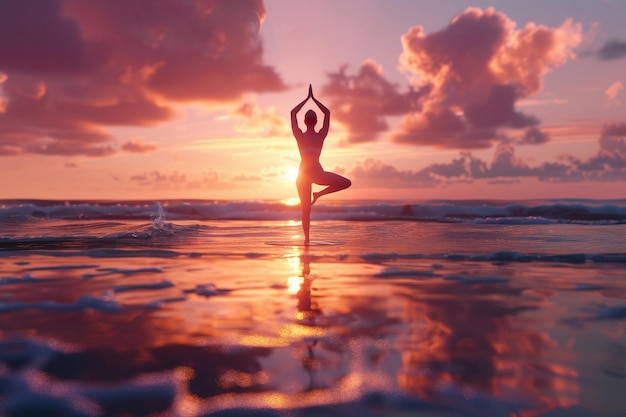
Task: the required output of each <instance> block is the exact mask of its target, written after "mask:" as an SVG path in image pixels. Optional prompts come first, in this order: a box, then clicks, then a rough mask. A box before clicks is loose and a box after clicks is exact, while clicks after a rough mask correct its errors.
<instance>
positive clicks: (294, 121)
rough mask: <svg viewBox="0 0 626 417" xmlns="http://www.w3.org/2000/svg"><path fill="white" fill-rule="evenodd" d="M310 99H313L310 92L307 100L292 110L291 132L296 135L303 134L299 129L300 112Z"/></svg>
mask: <svg viewBox="0 0 626 417" xmlns="http://www.w3.org/2000/svg"><path fill="white" fill-rule="evenodd" d="M309 97H311V93H310V92H309V95H308V96H307V98H305V99H304V100H302V101H301V102H300V103H299V104H298V105H296V107H294V108H293V109H291V131H292V132H293V134H294V135H295V134H296V133H302V130H301V129H300V128H299V127H298V112H299V111H300V110H301V109H302V107H303V106H304V104H305V103H306V102H307V101H308V100H309Z"/></svg>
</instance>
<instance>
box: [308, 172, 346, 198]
mask: <svg viewBox="0 0 626 417" xmlns="http://www.w3.org/2000/svg"><path fill="white" fill-rule="evenodd" d="M315 183H316V184H319V185H327V186H328V187H326V188H324V189H323V190H320V191H318V192H315V193H313V201H312V202H311V205H313V204H314V203H315V202H316V201H317V199H319V198H320V197H322V196H324V195H326V194H331V193H336V192H337V191H341V190H345V189H346V188H348V187H350V186H351V185H352V182H351V181H350V180H349V179H347V178H346V177H342V176H341V175H339V174H335V173H334V172H324V174H323V175H322V176H321V178H316V181H315Z"/></svg>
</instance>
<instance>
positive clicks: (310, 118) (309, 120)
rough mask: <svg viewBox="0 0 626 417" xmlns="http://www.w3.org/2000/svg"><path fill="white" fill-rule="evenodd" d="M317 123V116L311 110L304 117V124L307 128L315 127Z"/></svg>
mask: <svg viewBox="0 0 626 417" xmlns="http://www.w3.org/2000/svg"><path fill="white" fill-rule="evenodd" d="M316 123H317V114H315V112H314V111H313V110H309V111H308V112H306V114H305V115H304V124H305V125H307V126H315V124H316Z"/></svg>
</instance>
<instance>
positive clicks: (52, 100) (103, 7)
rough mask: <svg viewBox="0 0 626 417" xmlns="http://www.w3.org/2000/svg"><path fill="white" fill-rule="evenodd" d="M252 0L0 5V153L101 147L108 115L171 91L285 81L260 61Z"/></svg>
mask: <svg viewBox="0 0 626 417" xmlns="http://www.w3.org/2000/svg"><path fill="white" fill-rule="evenodd" d="M264 16H265V8H264V5H263V2H262V1H261V0H247V1H246V0H242V1H236V2H233V1H228V0H215V1H211V2H203V1H197V2H181V1H177V0H163V1H159V2H158V3H154V2H152V1H150V0H128V1H126V0H110V1H104V2H93V3H89V4H87V3H85V2H83V1H81V0H49V1H45V2H37V3H36V7H33V5H32V4H31V3H28V2H15V3H14V4H13V3H12V5H11V7H8V8H5V9H4V10H3V12H2V14H0V109H1V111H0V138H1V139H0V154H20V153H40V154H62V155H91V156H103V155H110V154H112V153H114V152H115V149H114V147H112V146H111V143H112V142H113V138H112V137H111V135H110V134H109V133H108V132H107V128H108V127H110V126H151V125H155V124H158V123H162V122H165V121H167V120H170V119H172V118H173V117H174V111H173V107H172V106H173V102H182V101H204V102H208V103H213V104H216V103H221V102H224V101H231V102H232V101H235V100H238V99H239V98H240V97H241V96H242V95H243V94H244V93H246V92H265V91H278V90H281V89H284V88H285V87H284V84H283V83H282V81H281V79H280V77H279V75H278V74H277V73H276V71H275V70H274V69H273V68H272V67H269V66H266V65H264V64H263V59H262V58H263V47H262V42H261V39H260V37H259V34H258V29H259V26H260V24H261V22H262V20H263V18H264Z"/></svg>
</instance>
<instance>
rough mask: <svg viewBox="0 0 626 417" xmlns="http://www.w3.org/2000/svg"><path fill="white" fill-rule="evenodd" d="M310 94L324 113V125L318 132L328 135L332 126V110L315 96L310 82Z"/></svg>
mask: <svg viewBox="0 0 626 417" xmlns="http://www.w3.org/2000/svg"><path fill="white" fill-rule="evenodd" d="M309 96H310V97H311V98H312V99H313V101H314V102H315V104H317V106H318V107H319V108H320V110H321V111H322V113H324V124H323V125H322V128H321V129H320V131H319V132H318V133H319V134H322V135H324V136H326V135H327V134H328V129H329V128H330V110H328V107H326V106H324V105H323V104H322V102H321V101H319V100H318V99H316V98H315V96H314V95H313V88H312V87H311V85H310V84H309Z"/></svg>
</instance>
